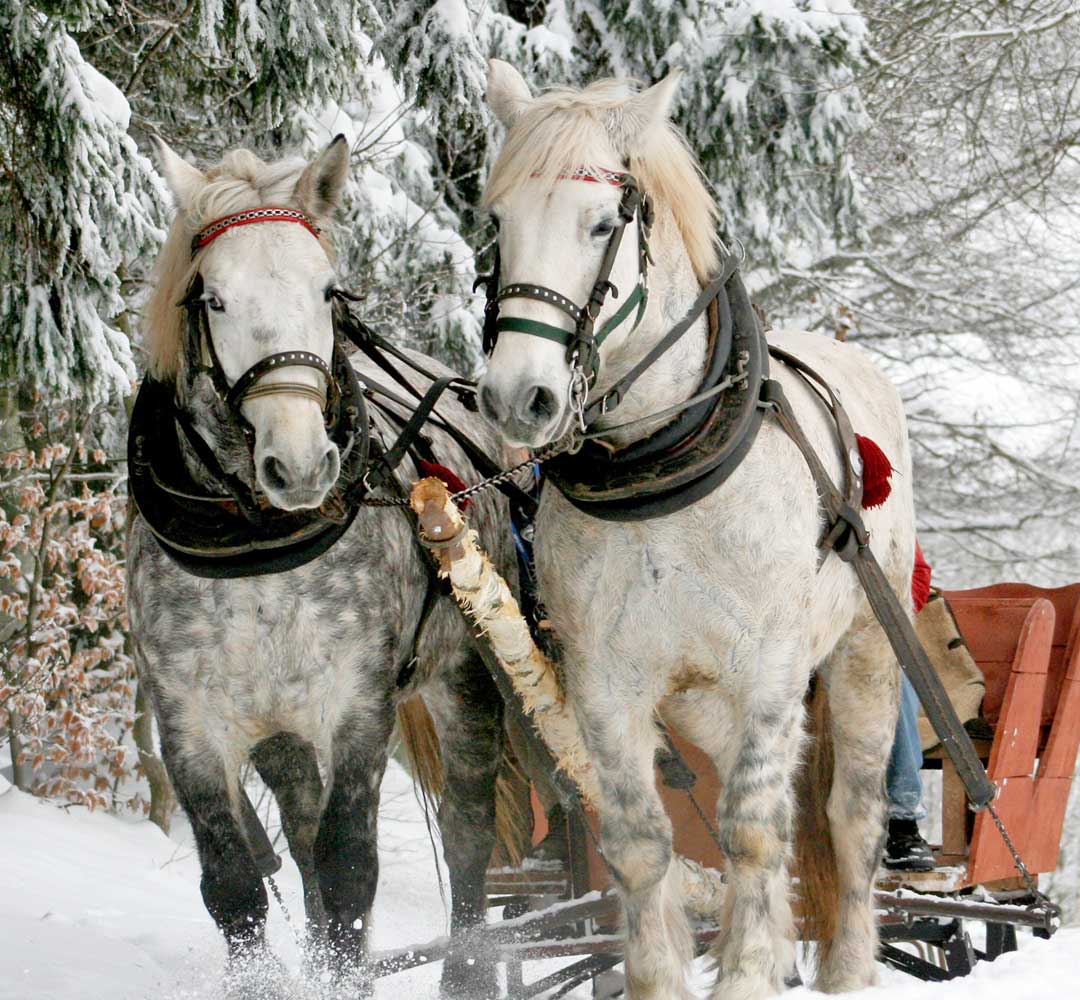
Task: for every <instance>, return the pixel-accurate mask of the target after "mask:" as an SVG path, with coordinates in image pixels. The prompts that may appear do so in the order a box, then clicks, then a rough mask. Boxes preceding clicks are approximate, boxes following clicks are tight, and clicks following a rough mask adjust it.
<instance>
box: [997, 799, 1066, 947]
mask: <svg viewBox="0 0 1080 1000" xmlns="http://www.w3.org/2000/svg"><path fill="white" fill-rule="evenodd" d="M986 808H987V810H988V811H989V813H990V818H991V819H992V820H993V821H994V826H996V827H997V830H998V833H1000V834H1001V839H1002V840H1004V841H1005V846H1006V847H1007V848H1008V849H1009V853H1010V854H1011V855H1012V859H1013V865H1015V867H1016V870H1017V871H1018V872H1019V873H1020V878H1021V879H1022V880H1023V882H1024V888H1025V889H1027V891H1028V892H1030V893H1031V897H1032V899H1033V900H1034V902H1033V903H1032V904H1031V906H1030V907H1029V909H1032V910H1040V911H1042V912H1043V913H1045V914H1046V916H1047V917H1048V918H1049V919H1050V920H1054V919H1056V918H1058V917H1060V916H1061V907H1060V906H1058V905H1057V903H1055V902H1054V901H1053V900H1052V899H1051V898H1050V897H1049V896H1047V895H1046V893H1045V892H1043V891H1042V890H1040V889H1039V887H1038V886H1037V885H1036V884H1035V879H1034V877H1033V876H1032V874H1031V872H1029V871H1028V867H1027V865H1025V864H1024V859H1023V858H1022V857H1020V852H1019V851H1018V850H1017V849H1016V845H1015V844H1014V843H1013V842H1012V837H1010V836H1009V831H1008V830H1006V829H1005V824H1004V823H1003V822H1002V821H1001V817H1000V816H999V815H998V813H997V810H996V809H995V808H994V804H993V803H992V802H990V803H987V806H986ZM1047 929H1048V930H1049V928H1047Z"/></svg>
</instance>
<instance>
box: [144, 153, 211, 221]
mask: <svg viewBox="0 0 1080 1000" xmlns="http://www.w3.org/2000/svg"><path fill="white" fill-rule="evenodd" d="M150 142H151V144H152V145H153V147H154V162H155V163H156V164H157V168H158V170H159V171H160V172H161V175H162V176H163V177H164V178H165V183H166V184H168V185H169V190H170V191H172V195H173V198H174V199H175V201H176V206H177V208H179V209H180V210H181V211H185V212H186V211H187V210H188V209H189V208H190V207H191V202H192V200H193V199H194V197H195V195H196V193H198V191H199V190H200V189H201V188H202V186H203V185H204V184H205V183H206V176H205V174H203V172H202V171H201V170H199V169H198V167H193V166H192V165H191V164H190V163H188V161H187V160H185V159H184V158H183V157H182V156H181V155H180V154H179V153H177V152H174V150H173V149H172V147H171V146H170V145H169V144H168V143H167V142H166V141H165V140H164V139H162V138H160V137H159V136H156V135H152V136H151V137H150Z"/></svg>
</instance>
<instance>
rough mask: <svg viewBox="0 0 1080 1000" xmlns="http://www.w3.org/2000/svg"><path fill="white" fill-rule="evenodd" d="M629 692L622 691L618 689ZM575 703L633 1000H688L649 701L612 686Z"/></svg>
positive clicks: (687, 955) (683, 932)
mask: <svg viewBox="0 0 1080 1000" xmlns="http://www.w3.org/2000/svg"><path fill="white" fill-rule="evenodd" d="M621 693H624V692H621ZM593 694H594V695H595V697H588V696H587V695H586V696H585V697H581V696H580V694H579V695H578V697H577V701H576V703H575V705H574V708H575V711H576V714H577V717H578V723H579V725H580V726H581V731H582V738H583V740H584V743H585V746H586V749H587V751H588V754H589V760H590V762H591V763H592V764H593V767H594V768H595V771H596V776H597V779H598V784H599V802H598V803H597V808H598V812H599V815H600V823H601V830H600V841H601V846H602V847H603V851H604V857H605V859H606V860H607V862H608V865H609V866H610V868H611V871H612V874H613V876H614V879H615V884H616V887H617V888H618V891H619V895H620V897H621V899H622V904H623V913H624V917H625V935H626V988H627V996H628V997H629V998H631V1000H689V998H690V997H691V996H692V994H691V993H690V991H689V989H688V987H687V982H686V975H687V971H688V969H689V965H690V961H691V959H692V958H693V939H692V937H691V934H690V924H689V921H688V920H687V917H686V914H685V912H684V909H683V901H682V892H681V885H680V880H679V873H678V871H677V869H676V867H675V866H674V865H673V864H672V839H671V838H672V834H671V821H670V820H669V819H668V815H667V813H666V812H665V810H664V805H663V802H662V801H661V799H660V795H659V793H658V792H657V790H656V781H655V775H654V770H653V759H654V754H655V751H656V746H657V743H658V740H659V734H658V730H657V728H656V723H655V721H654V715H653V711H654V706H653V704H652V700H651V698H649V697H648V696H644V695H643V696H642V697H641V698H640V699H639V700H637V701H635V702H627V701H621V702H620V701H616V700H615V699H613V698H612V692H611V689H610V688H609V687H608V685H607V684H601V685H597V687H596V690H595V691H594V692H593Z"/></svg>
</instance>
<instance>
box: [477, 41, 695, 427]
mask: <svg viewBox="0 0 1080 1000" xmlns="http://www.w3.org/2000/svg"><path fill="white" fill-rule="evenodd" d="M678 79H679V77H678V74H677V73H673V74H671V75H669V76H668V77H666V78H665V79H663V80H661V81H660V82H659V83H657V84H656V85H655V86H652V87H650V88H648V89H646V90H642V91H640V92H636V93H635V92H634V91H633V90H632V89H631V88H629V87H628V86H627V85H626V83H625V82H623V81H615V80H608V81H601V82H599V83H595V84H593V85H592V86H590V87H588V88H586V89H585V90H580V91H579V90H571V89H565V90H554V91H549V92H547V93H544V94H542V95H540V96H538V97H533V95H532V94H531V93H530V91H529V88H528V85H527V84H526V82H525V81H524V79H523V78H522V77H521V75H520V74H519V73H518V72H517V71H516V70H515V69H514V68H513V67H511V66H510V65H508V64H507V63H504V62H500V61H498V60H493V61H492V62H491V64H490V69H489V75H488V103H489V104H490V106H491V108H492V110H493V111H494V113H495V115H496V117H497V118H498V119H499V121H500V122H501V123H502V124H503V125H504V126H505V128H506V129H507V136H506V142H505V144H504V146H503V148H502V150H501V152H500V154H499V157H498V159H497V161H496V163H495V165H494V168H493V170H492V173H491V177H490V179H489V181H488V185H487V188H486V190H485V193H484V203H485V205H486V206H487V207H488V209H489V211H490V212H491V214H492V216H493V218H494V219H495V221H496V224H497V225H498V229H499V234H498V265H497V271H498V273H497V274H496V276H495V280H496V281H497V282H498V285H499V290H498V293H497V294H495V291H494V289H493V288H491V287H489V300H488V323H487V327H486V334H487V336H486V338H485V339H486V341H487V344H486V346H487V347H488V348H489V349H492V348H493V349H492V353H491V356H490V359H489V363H488V369H487V372H486V374H485V375H484V377H483V379H482V380H481V382H480V407H481V410H482V412H483V413H484V415H485V416H486V417H487V418H488V420H490V421H491V422H492V423H493V424H494V425H495V426H496V427H498V428H499V429H500V431H501V432H502V434H503V436H504V437H505V438H506V439H507V441H508V442H509V443H512V444H515V445H525V446H529V447H534V448H535V447H539V446H541V445H544V444H546V443H548V442H551V441H554V440H557V439H558V438H560V437H561V436H562V435H563V434H564V433H566V432H567V431H568V430H569V429H570V427H571V426H572V424H573V422H574V420H575V419H581V413H582V410H583V408H584V405H585V399H586V396H588V395H589V394H590V393H595V392H596V391H597V390H598V388H600V387H602V385H604V384H609V385H610V384H611V382H612V381H613V379H614V377H616V376H617V375H618V374H619V373H620V370H621V371H623V372H625V371H626V370H627V369H629V367H630V366H631V364H632V363H633V362H634V360H636V358H637V357H641V356H643V355H644V354H645V352H646V351H647V349H648V346H649V343H648V341H649V339H650V337H651V336H652V332H651V331H656V335H657V336H658V335H659V333H658V331H659V328H660V320H661V312H662V311H663V310H662V305H663V303H660V302H657V301H654V300H650V297H649V287H648V285H649V281H648V278H649V268H650V254H649V242H648V241H649V236H650V231H651V228H652V224H653V221H654V215H653V211H654V206H655V212H656V216H655V219H656V221H657V222H658V223H661V224H662V227H663V228H664V233H662V234H661V235H667V234H671V235H672V238H673V239H674V242H675V243H676V244H679V243H680V242H681V244H682V246H680V247H679V249H680V251H682V250H683V247H685V252H683V258H684V259H686V258H687V257H688V258H689V261H690V262H691V263H692V264H693V266H694V270H695V271H697V272H698V273H699V275H708V274H710V273H711V272H712V271H713V269H714V268H715V266H716V242H715V237H714V235H713V234H714V233H715V226H714V223H715V218H716V210H715V207H714V206H713V201H712V198H711V197H710V196H709V194H708V191H707V189H706V188H705V186H704V184H703V183H702V181H701V177H700V172H699V171H698V168H697V166H696V164H695V162H694V159H693V157H692V155H691V154H690V153H689V151H688V150H687V148H686V145H685V142H684V140H683V139H682V137H681V135H680V134H679V133H678V132H676V131H675V129H674V128H673V126H672V125H671V124H670V122H669V118H668V116H669V112H670V108H671V103H672V100H673V98H674V95H675V92H676V89H677V86H678ZM576 182H586V183H576ZM672 221H673V222H674V225H671V223H672ZM680 236H681V241H680V239H679V237H680ZM688 273H689V272H688ZM654 298H655V297H654ZM653 339H655V338H653ZM624 412H625V411H624Z"/></svg>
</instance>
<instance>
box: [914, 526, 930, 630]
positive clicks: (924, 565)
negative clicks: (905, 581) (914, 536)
mask: <svg viewBox="0 0 1080 1000" xmlns="http://www.w3.org/2000/svg"><path fill="white" fill-rule="evenodd" d="M932 573H933V571H932V570H931V569H930V564H929V563H928V562H927V561H926V556H924V555H923V551H922V547H921V546H920V545H919V543H918V542H916V543H915V568H914V569H913V570H912V571H911V600H912V601H913V602H914V604H915V614H918V613H919V612H920V611H922V609H923V608H925V607H926V602H927V601H929V600H930V578H931V575H932Z"/></svg>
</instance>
